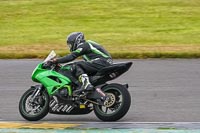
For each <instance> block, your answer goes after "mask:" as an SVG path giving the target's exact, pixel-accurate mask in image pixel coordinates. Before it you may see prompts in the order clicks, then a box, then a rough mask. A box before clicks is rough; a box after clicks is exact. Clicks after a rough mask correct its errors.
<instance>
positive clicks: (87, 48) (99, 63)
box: [52, 32, 112, 91]
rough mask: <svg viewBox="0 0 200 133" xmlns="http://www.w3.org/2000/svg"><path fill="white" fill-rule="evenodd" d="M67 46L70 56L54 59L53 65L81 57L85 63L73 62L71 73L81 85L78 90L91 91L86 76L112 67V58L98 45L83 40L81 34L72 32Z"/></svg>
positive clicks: (91, 88)
mask: <svg viewBox="0 0 200 133" xmlns="http://www.w3.org/2000/svg"><path fill="white" fill-rule="evenodd" d="M67 45H68V47H69V49H70V52H71V53H70V54H68V55H66V56H64V57H61V58H55V59H53V60H52V61H53V62H54V63H67V62H70V61H73V60H75V59H76V58H77V57H79V56H82V57H83V59H84V60H85V61H78V62H75V63H74V65H73V66H72V72H73V73H74V74H75V76H76V78H78V79H79V82H80V83H81V84H82V86H81V89H80V90H84V91H91V90H93V88H94V87H93V85H92V84H91V83H90V81H89V77H88V75H91V74H95V73H96V72H97V71H98V70H100V69H101V68H103V67H106V66H110V65H112V57H111V56H110V54H109V53H108V52H107V51H106V50H105V49H104V48H103V47H102V46H100V45H99V44H98V43H96V42H94V41H91V40H87V41H86V40H85V38H84V34H83V33H82V32H72V33H70V34H69V35H68V37H67Z"/></svg>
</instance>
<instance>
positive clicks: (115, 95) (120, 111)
mask: <svg viewBox="0 0 200 133" xmlns="http://www.w3.org/2000/svg"><path fill="white" fill-rule="evenodd" d="M101 89H102V91H104V92H105V93H106V94H107V96H108V97H109V100H108V101H107V102H106V103H105V106H101V105H95V106H94V112H95V114H96V116H97V117H98V118H99V119H101V120H102V121H117V120H119V119H121V118H122V117H123V116H124V115H125V114H126V113H127V112H128V110H129V108H130V104H131V97H130V94H129V92H128V90H127V89H126V88H125V87H124V86H123V85H120V84H109V85H106V86H104V87H103V88H101Z"/></svg>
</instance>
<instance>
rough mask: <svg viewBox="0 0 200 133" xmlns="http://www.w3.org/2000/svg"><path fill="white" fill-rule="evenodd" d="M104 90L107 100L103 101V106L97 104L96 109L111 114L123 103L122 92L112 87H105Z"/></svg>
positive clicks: (104, 113)
mask: <svg viewBox="0 0 200 133" xmlns="http://www.w3.org/2000/svg"><path fill="white" fill-rule="evenodd" d="M104 92H105V93H106V95H107V96H109V100H108V101H106V102H105V106H100V105H98V106H97V110H98V112H99V113H101V114H103V115H113V114H115V113H117V112H118V111H119V110H120V108H121V106H122V104H123V97H122V93H121V91H120V90H118V89H117V88H114V87H112V88H107V89H105V90H104Z"/></svg>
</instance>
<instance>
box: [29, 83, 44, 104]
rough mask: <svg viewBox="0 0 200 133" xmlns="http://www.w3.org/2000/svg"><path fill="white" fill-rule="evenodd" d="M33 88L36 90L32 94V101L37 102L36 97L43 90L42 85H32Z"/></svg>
mask: <svg viewBox="0 0 200 133" xmlns="http://www.w3.org/2000/svg"><path fill="white" fill-rule="evenodd" d="M31 88H34V89H35V90H34V92H33V94H32V96H31V99H30V102H31V103H33V102H35V98H36V97H37V96H38V95H40V93H41V91H42V85H35V86H32V87H31Z"/></svg>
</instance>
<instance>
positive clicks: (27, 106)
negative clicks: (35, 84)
mask: <svg viewBox="0 0 200 133" xmlns="http://www.w3.org/2000/svg"><path fill="white" fill-rule="evenodd" d="M34 93H35V88H30V89H29V90H27V91H26V92H25V93H24V94H23V96H22V97H21V99H20V102H19V112H20V114H21V115H22V117H23V118H25V119H26V120H29V121H37V120H40V119H42V118H44V117H45V116H46V115H47V114H48V112H49V95H48V94H47V92H46V91H41V92H40V93H39V94H38V95H37V96H36V97H35V98H34V99H33V95H34Z"/></svg>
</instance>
